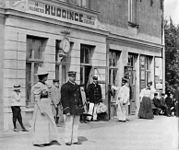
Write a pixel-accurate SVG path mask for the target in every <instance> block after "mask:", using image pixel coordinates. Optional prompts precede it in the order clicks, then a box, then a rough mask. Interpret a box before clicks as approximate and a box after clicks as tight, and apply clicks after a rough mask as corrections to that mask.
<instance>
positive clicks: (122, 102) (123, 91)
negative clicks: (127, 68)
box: [116, 78, 129, 122]
mask: <svg viewBox="0 0 179 150" xmlns="http://www.w3.org/2000/svg"><path fill="white" fill-rule="evenodd" d="M128 103H129V86H128V79H126V78H123V79H122V87H121V88H120V89H119V92H118V95H117V100H116V104H117V106H118V107H117V117H118V120H119V121H120V122H126V121H127V119H128V118H127V116H128Z"/></svg>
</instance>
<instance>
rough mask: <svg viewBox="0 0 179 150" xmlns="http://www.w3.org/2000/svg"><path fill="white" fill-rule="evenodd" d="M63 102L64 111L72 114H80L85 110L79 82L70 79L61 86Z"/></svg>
mask: <svg viewBox="0 0 179 150" xmlns="http://www.w3.org/2000/svg"><path fill="white" fill-rule="evenodd" d="M61 102H62V106H63V113H64V114H67V113H70V114H71V115H80V114H82V113H83V112H84V108H83V103H82V98H81V94H80V87H79V85H78V84H76V83H75V84H73V83H71V82H70V81H68V82H67V83H65V84H63V85H62V87H61Z"/></svg>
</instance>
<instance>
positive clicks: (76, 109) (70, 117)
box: [61, 71, 84, 146]
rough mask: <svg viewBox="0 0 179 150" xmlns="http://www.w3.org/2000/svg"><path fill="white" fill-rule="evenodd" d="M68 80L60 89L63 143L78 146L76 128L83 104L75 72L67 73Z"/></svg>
mask: <svg viewBox="0 0 179 150" xmlns="http://www.w3.org/2000/svg"><path fill="white" fill-rule="evenodd" d="M68 76H69V80H68V82H67V83H65V84H63V85H62V87H61V102H62V106H63V113H64V115H65V118H64V119H65V143H66V145H69V146H70V145H71V144H80V143H79V142H78V126H79V121H80V115H81V114H82V113H83V111H84V109H83V103H82V99H81V94H80V87H79V85H78V84H77V83H76V82H75V81H76V72H74V71H69V72H68Z"/></svg>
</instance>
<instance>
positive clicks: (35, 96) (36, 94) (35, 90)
mask: <svg viewBox="0 0 179 150" xmlns="http://www.w3.org/2000/svg"><path fill="white" fill-rule="evenodd" d="M40 94H41V87H40V86H38V85H36V86H34V87H33V88H32V97H33V100H34V102H35V103H36V104H37V106H38V108H39V110H40V112H41V113H42V112H44V111H45V110H44V107H43V104H42V102H41V101H40Z"/></svg>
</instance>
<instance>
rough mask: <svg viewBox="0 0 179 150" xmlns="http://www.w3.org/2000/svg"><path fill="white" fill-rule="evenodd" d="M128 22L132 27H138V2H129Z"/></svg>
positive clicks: (129, 0)
mask: <svg viewBox="0 0 179 150" xmlns="http://www.w3.org/2000/svg"><path fill="white" fill-rule="evenodd" d="M128 22H129V25H130V26H132V27H138V25H137V1H136V0H128Z"/></svg>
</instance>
